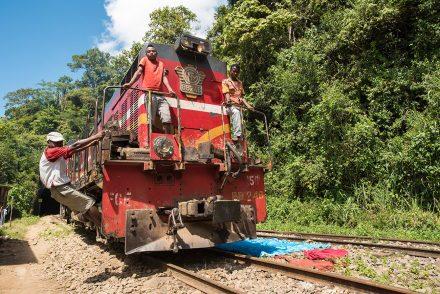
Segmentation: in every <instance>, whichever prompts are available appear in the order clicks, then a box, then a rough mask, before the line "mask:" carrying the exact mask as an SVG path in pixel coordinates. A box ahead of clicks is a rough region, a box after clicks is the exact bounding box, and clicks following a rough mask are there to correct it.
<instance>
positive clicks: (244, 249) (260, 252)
mask: <svg viewBox="0 0 440 294" xmlns="http://www.w3.org/2000/svg"><path fill="white" fill-rule="evenodd" d="M215 247H217V248H218V249H222V250H226V251H231V252H235V253H242V254H246V255H252V256H256V257H263V256H276V255H284V254H289V253H293V252H300V251H303V250H312V249H317V248H329V247H330V244H329V243H317V242H316V243H315V242H314V243H307V242H293V241H288V240H283V239H276V238H256V239H247V240H242V241H237V242H232V243H223V244H218V245H216V246H215Z"/></svg>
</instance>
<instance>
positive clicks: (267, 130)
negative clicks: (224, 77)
mask: <svg viewBox="0 0 440 294" xmlns="http://www.w3.org/2000/svg"><path fill="white" fill-rule="evenodd" d="M223 106H227V104H226V103H222V109H223ZM235 106H237V107H239V108H240V109H241V110H243V109H244V110H247V111H250V112H254V113H257V114H260V115H262V116H263V118H264V127H265V131H266V144H267V148H268V153H269V161H270V162H269V164H270V167H269V168H270V169H271V168H272V162H273V157H272V148H271V146H270V137H269V124H268V122H267V116H266V114H265V113H264V112H262V111H260V110H257V109H255V108H253V109H251V108H247V107H243V106H242V105H235ZM222 111H223V110H222ZM242 119H243V116H242Z"/></svg>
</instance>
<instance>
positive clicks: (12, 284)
mask: <svg viewBox="0 0 440 294" xmlns="http://www.w3.org/2000/svg"><path fill="white" fill-rule="evenodd" d="M92 235H93V234H92ZM120 251H121V250H112V249H111V248H109V246H106V245H103V244H101V243H97V242H96V241H95V240H94V238H93V236H89V234H87V233H85V232H84V230H80V231H79V232H76V233H75V232H74V229H73V227H72V226H69V225H66V224H65V222H63V221H61V220H60V219H58V218H57V217H55V216H46V217H43V218H41V220H40V221H39V222H38V223H37V224H35V225H33V226H31V227H29V230H28V232H27V234H26V237H25V240H15V239H6V240H4V239H3V240H2V239H0V294H3V293H14V294H16V293H32V294H34V293H57V294H58V293H97V294H101V293H102V294H110V293H161V294H162V293H163V294H165V293H176V294H183V293H185V294H186V293H192V294H200V291H197V290H195V289H193V288H191V287H188V286H187V285H185V284H183V283H181V282H179V281H178V280H176V279H175V278H174V277H172V276H171V274H170V273H168V272H166V271H163V270H160V269H158V268H155V267H154V266H151V265H148V264H145V263H144V262H142V260H138V258H137V257H128V256H125V255H124V254H123V251H122V252H120Z"/></svg>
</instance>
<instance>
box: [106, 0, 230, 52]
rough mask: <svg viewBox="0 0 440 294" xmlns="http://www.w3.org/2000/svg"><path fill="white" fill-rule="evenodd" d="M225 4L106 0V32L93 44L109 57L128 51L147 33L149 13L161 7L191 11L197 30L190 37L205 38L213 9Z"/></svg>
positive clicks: (214, 0)
mask: <svg viewBox="0 0 440 294" xmlns="http://www.w3.org/2000/svg"><path fill="white" fill-rule="evenodd" d="M225 3H226V0H204V1H196V0H187V1H185V0H159V1H152V0H106V2H105V5H104V6H105V10H106V12H107V15H108V17H109V21H108V22H106V31H105V32H104V33H103V34H102V36H101V37H100V38H99V40H97V46H98V48H99V49H101V50H103V51H106V52H110V53H113V54H114V53H116V52H118V51H119V50H121V49H125V48H128V47H130V45H131V44H132V43H133V42H135V41H140V40H141V39H142V37H143V36H144V34H145V32H146V31H147V30H148V23H149V15H150V13H151V12H152V11H153V10H155V9H157V8H160V7H164V6H170V7H175V6H179V5H183V6H185V7H187V8H188V9H190V10H191V11H193V12H194V13H195V14H196V15H197V18H198V20H199V22H200V29H199V30H198V31H196V32H193V33H194V34H195V35H197V36H199V37H205V36H206V32H207V30H208V29H209V27H210V26H211V25H212V22H213V20H214V12H215V7H217V6H218V5H220V4H225Z"/></svg>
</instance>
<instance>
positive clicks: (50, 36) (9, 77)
mask: <svg viewBox="0 0 440 294" xmlns="http://www.w3.org/2000/svg"><path fill="white" fill-rule="evenodd" d="M105 19H106V13H105V9H104V3H103V1H96V0H94V1H90V0H75V1H68V0H66V1H61V0H47V1H35V0H33V1H32V0H27V1H6V0H0V40H1V43H2V46H0V115H2V114H3V113H4V103H5V102H4V100H3V97H4V95H5V94H6V93H7V92H9V91H13V90H15V89H18V88H24V87H35V86H36V85H37V84H38V83H39V82H40V81H42V80H46V81H54V80H56V79H57V78H58V77H60V76H62V75H65V74H67V75H70V74H71V72H70V70H69V68H68V67H67V63H68V62H69V61H70V60H71V56H72V55H73V54H81V53H83V52H85V51H86V50H87V49H89V48H91V47H92V46H93V45H94V43H95V42H96V39H97V38H98V37H99V36H100V34H102V33H103V32H104V30H105V25H104V20H105Z"/></svg>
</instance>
